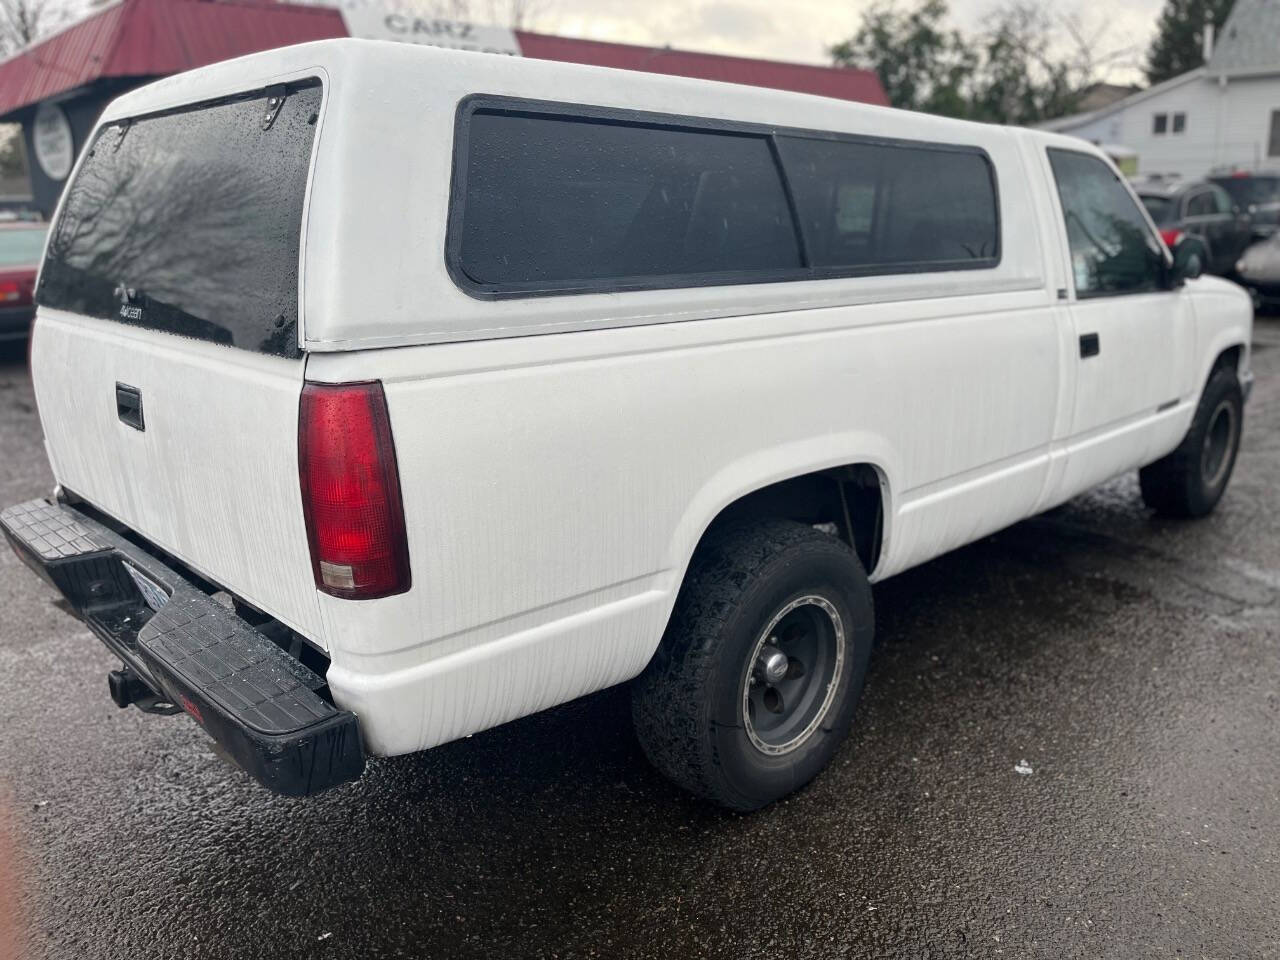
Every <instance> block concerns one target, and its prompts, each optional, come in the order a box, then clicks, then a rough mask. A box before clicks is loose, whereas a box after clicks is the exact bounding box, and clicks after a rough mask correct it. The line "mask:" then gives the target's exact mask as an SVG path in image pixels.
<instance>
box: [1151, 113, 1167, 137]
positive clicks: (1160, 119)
mask: <svg viewBox="0 0 1280 960" xmlns="http://www.w3.org/2000/svg"><path fill="white" fill-rule="evenodd" d="M1168 129H1169V115H1168V114H1167V113H1157V114H1156V116H1155V122H1154V123H1153V124H1152V126H1151V132H1152V133H1155V134H1157V135H1159V134H1163V133H1165V132H1166V131H1168Z"/></svg>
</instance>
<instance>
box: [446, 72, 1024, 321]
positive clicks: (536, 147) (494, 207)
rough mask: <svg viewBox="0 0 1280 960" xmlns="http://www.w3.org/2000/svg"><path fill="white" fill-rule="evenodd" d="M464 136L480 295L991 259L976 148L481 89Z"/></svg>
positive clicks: (455, 257) (457, 269)
mask: <svg viewBox="0 0 1280 960" xmlns="http://www.w3.org/2000/svg"><path fill="white" fill-rule="evenodd" d="M496 104H501V106H498V105H496ZM578 110H580V111H582V112H581V113H577V112H576V111H578ZM704 123H705V124H706V126H705V127H701V126H699V124H704ZM456 149H457V156H456V158H455V165H454V184H453V196H452V207H451V212H450V223H449V241H448V247H449V251H448V262H449V266H450V269H451V271H452V273H453V276H454V278H455V280H456V281H457V282H458V283H459V284H460V285H461V286H462V287H463V289H465V290H467V291H468V292H469V293H471V294H473V295H476V296H482V297H483V296H530V295H536V294H547V293H579V292H592V291H610V290H632V289H654V288H663V287H667V288H674V287H683V286H696V285H703V284H728V283H761V282H768V281H776V280H799V279H812V278H817V277H826V276H833V275H834V276H853V275H866V274H883V273H902V272H914V271H923V270H952V269H969V268H984V267H987V268H989V267H993V266H995V265H996V264H997V263H998V262H999V214H998V203H997V197H996V182H995V176H994V171H993V169H992V167H991V164H990V162H989V160H988V159H987V157H986V155H985V154H984V153H983V152H982V151H981V150H978V149H976V148H969V147H953V146H948V145H930V144H915V143H906V142H899V141H881V140H869V139H867V138H862V137H853V136H843V135H834V134H808V133H802V132H798V131H781V130H775V129H770V128H761V127H758V126H754V125H750V124H733V123H720V122H716V121H697V120H690V119H688V118H681V117H665V116H658V115H652V114H643V115H642V114H636V113H633V112H617V113H611V112H609V111H606V110H596V109H594V108H589V107H582V108H571V107H566V106H564V105H560V104H535V103H532V102H530V101H513V100H499V99H498V98H484V97H482V98H472V100H471V101H468V102H464V103H463V105H462V106H461V107H460V108H459V120H458V137H457V148H456ZM788 189H789V190H790V195H789V194H788ZM802 241H803V242H802Z"/></svg>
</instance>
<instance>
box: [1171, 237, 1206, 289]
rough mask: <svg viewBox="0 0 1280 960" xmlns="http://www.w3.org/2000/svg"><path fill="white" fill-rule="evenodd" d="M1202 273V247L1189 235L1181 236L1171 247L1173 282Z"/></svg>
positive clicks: (1193, 277) (1191, 278) (1192, 277)
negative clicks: (1174, 245)
mask: <svg viewBox="0 0 1280 960" xmlns="http://www.w3.org/2000/svg"><path fill="white" fill-rule="evenodd" d="M1202 273H1204V248H1203V247H1201V246H1200V243H1199V242H1198V241H1196V240H1193V239H1191V238H1190V237H1183V238H1182V239H1181V240H1180V241H1179V242H1178V245H1177V246H1176V247H1174V248H1173V279H1174V282H1175V283H1181V282H1182V281H1183V280H1194V279H1195V278H1196V277H1198V276H1200V274H1202Z"/></svg>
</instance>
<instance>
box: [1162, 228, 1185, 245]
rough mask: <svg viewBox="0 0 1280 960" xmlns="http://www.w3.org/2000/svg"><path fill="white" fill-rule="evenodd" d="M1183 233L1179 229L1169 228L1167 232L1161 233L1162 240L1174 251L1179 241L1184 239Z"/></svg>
mask: <svg viewBox="0 0 1280 960" xmlns="http://www.w3.org/2000/svg"><path fill="white" fill-rule="evenodd" d="M1182 236H1183V234H1182V231H1181V230H1179V229H1178V228H1177V227H1169V228H1168V229H1167V230H1161V231H1160V239H1161V240H1163V241H1164V245H1165V246H1166V247H1168V248H1169V249H1170V250H1172V249H1173V248H1174V247H1176V246H1177V245H1178V241H1179V240H1181V239H1182Z"/></svg>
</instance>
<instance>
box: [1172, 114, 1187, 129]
mask: <svg viewBox="0 0 1280 960" xmlns="http://www.w3.org/2000/svg"><path fill="white" fill-rule="evenodd" d="M1186 129H1187V115H1186V114H1185V113H1175V114H1174V115H1173V132H1174V133H1182V131H1184V130H1186Z"/></svg>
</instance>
